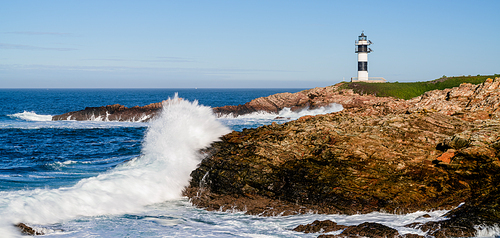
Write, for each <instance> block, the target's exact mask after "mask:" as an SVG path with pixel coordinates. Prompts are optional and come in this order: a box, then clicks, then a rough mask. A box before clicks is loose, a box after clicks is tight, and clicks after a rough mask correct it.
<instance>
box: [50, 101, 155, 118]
mask: <svg viewBox="0 0 500 238" xmlns="http://www.w3.org/2000/svg"><path fill="white" fill-rule="evenodd" d="M164 102H165V101H164ZM162 106H163V102H159V103H152V104H149V105H146V106H142V107H139V106H135V107H131V108H128V107H125V106H123V105H120V104H114V105H108V106H102V107H87V108H85V109H83V110H81V111H74V112H68V113H64V114H61V115H56V116H53V117H52V120H53V121H62V120H75V121H89V120H97V121H139V122H145V121H149V120H150V119H152V118H154V117H155V116H156V115H157V114H158V113H159V111H160V109H161V108H162Z"/></svg>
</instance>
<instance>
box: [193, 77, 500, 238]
mask: <svg viewBox="0 0 500 238" xmlns="http://www.w3.org/2000/svg"><path fill="white" fill-rule="evenodd" d="M336 95H339V96H344V95H353V94H352V92H350V91H349V90H346V91H336ZM321 97H322V96H318V98H321ZM354 97H355V98H356V100H352V102H354V103H352V104H350V105H353V106H351V107H349V106H345V108H346V109H345V110H343V111H342V112H337V113H331V114H326V115H318V116H306V117H303V118H300V119H299V120H296V121H292V122H288V123H285V124H282V125H279V124H272V125H269V126H263V127H260V128H256V129H245V130H243V131H242V132H232V133H230V134H227V135H225V136H224V137H223V138H222V141H220V142H216V143H214V144H213V145H212V146H211V147H210V148H208V149H207V150H206V151H205V153H207V157H206V158H205V159H204V160H203V161H202V162H201V164H200V166H199V168H198V169H196V170H195V171H193V173H192V174H191V176H192V181H191V184H190V186H189V187H188V188H187V189H186V190H185V195H186V196H188V197H190V198H191V201H192V203H193V204H195V205H196V206H199V207H202V208H206V209H207V210H226V209H237V210H242V211H246V212H247V213H248V214H259V215H276V214H282V215H288V214H297V213H305V212H317V213H327V214H332V213H339V214H356V213H369V212H373V211H379V212H389V213H397V214H404V213H408V212H413V211H429V210H433V209H453V208H455V209H453V210H451V211H450V212H449V213H447V214H446V215H445V216H446V217H447V218H449V219H447V220H444V221H441V222H428V223H425V224H408V226H409V227H412V228H415V229H420V230H422V231H424V232H427V234H428V235H431V236H435V237H452V236H453V237H470V236H475V235H476V229H475V228H476V227H478V226H489V227H491V226H499V225H500V224H499V221H500V210H499V208H500V204H499V202H500V192H499V190H498V188H497V187H498V185H499V184H500V161H499V153H500V121H499V119H500V78H496V79H495V80H492V79H488V80H487V81H486V82H485V83H483V84H480V85H471V84H463V85H461V86H460V87H456V88H453V89H446V90H442V91H439V90H434V91H430V92H427V93H425V94H424V95H422V96H420V97H417V98H414V99H411V100H407V101H405V100H397V99H393V98H375V97H373V98H370V96H361V95H358V96H354ZM362 99H365V100H364V101H363V100H362ZM346 105H348V104H346ZM354 105H355V106H354ZM461 203H465V205H463V206H460V207H458V208H456V207H457V206H458V205H459V204H461ZM370 229H371V228H370ZM346 230H347V229H346ZM358 235H360V236H364V235H362V234H358ZM340 236H342V235H340ZM344 236H353V234H349V235H344ZM395 236H398V235H395ZM372 237H376V236H372ZM391 237H394V236H391Z"/></svg>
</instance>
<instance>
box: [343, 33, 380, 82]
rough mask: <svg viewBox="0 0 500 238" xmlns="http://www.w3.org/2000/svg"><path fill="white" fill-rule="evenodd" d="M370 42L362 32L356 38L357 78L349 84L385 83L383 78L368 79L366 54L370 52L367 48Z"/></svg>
mask: <svg viewBox="0 0 500 238" xmlns="http://www.w3.org/2000/svg"><path fill="white" fill-rule="evenodd" d="M371 44H372V42H371V41H370V40H368V39H367V37H366V35H365V33H364V32H362V33H361V35H360V36H358V40H357V41H356V44H355V45H356V50H355V52H356V53H357V54H358V77H355V78H351V82H367V83H385V82H387V81H386V80H385V79H384V78H380V77H377V78H369V77H368V53H370V52H372V49H370V48H368V46H369V45H371Z"/></svg>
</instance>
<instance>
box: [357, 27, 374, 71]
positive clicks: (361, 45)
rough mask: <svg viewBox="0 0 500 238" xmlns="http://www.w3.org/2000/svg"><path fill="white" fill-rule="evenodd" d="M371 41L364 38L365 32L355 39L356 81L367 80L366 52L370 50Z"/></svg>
mask: <svg viewBox="0 0 500 238" xmlns="http://www.w3.org/2000/svg"><path fill="white" fill-rule="evenodd" d="M371 44H372V42H371V41H370V40H367V39H366V36H365V33H364V32H361V35H360V36H359V37H358V40H357V41H356V53H358V81H368V53H370V52H372V50H371V49H370V48H368V46H369V45H371Z"/></svg>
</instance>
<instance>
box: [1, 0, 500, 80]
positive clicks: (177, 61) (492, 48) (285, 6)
mask: <svg viewBox="0 0 500 238" xmlns="http://www.w3.org/2000/svg"><path fill="white" fill-rule="evenodd" d="M0 1H1V7H0V88H313V87H324V86H328V85H333V84H336V83H338V82H341V81H349V80H350V78H351V77H356V76H357V55H356V53H355V52H354V51H355V47H354V44H355V40H357V37H358V36H359V35H360V34H361V32H362V31H363V32H364V34H365V35H367V36H368V39H369V40H371V41H372V42H373V44H372V45H371V46H370V48H371V49H372V50H373V52H372V53H370V54H369V55H368V71H369V76H370V77H384V78H385V79H386V80H388V81H389V82H396V81H398V82H414V81H428V80H433V79H436V78H439V77H441V76H443V75H446V76H460V75H477V74H481V75H491V74H497V73H500V57H499V56H500V46H499V45H498V43H499V39H500V17H498V9H499V8H500V1H498V0H490V1H487V0H485V1H482V0H473V1H460V0H455V1H436V0H432V1H428V0H420V1H403V0H401V1H373V0H370V1H364V0H357V1H335V0H324V1H322V0H303V1H295V0H283V1H281V0H265V1H264V0H262V1H260V0H252V1H250V0H248V1H244V0H230V1H229V0H228V1H219V0H211V1H208V0H198V1H196V0H185V1H173V0H172V1H170V0H163V1H150V0H144V1H127V0H120V1H111V0H110V1H102V0H99V1H95V0H85V1H66V0H64V1H63V0H61V1H53V0H44V1H39V0H25V1H9V0H0Z"/></svg>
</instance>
